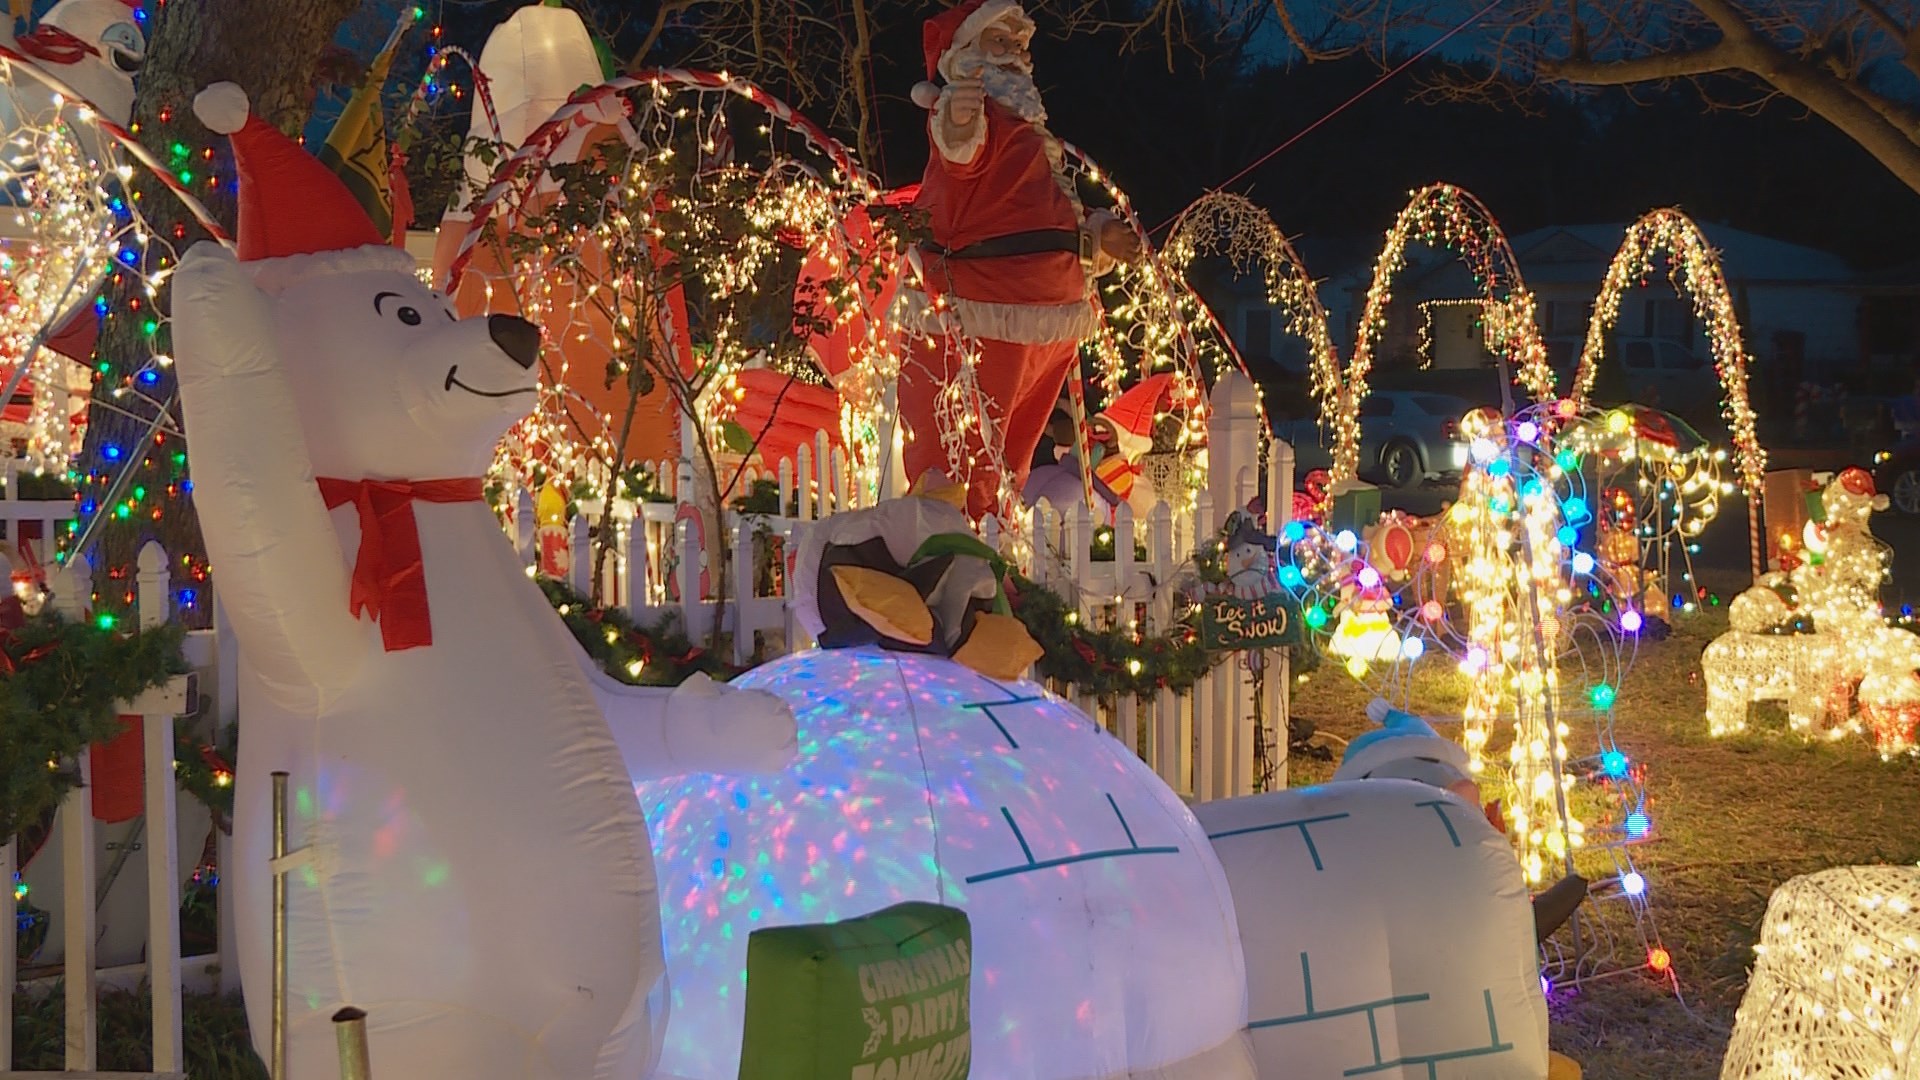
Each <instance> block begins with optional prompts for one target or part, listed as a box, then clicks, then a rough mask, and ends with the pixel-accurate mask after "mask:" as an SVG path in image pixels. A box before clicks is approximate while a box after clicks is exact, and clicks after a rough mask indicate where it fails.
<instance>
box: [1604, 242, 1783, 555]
mask: <svg viewBox="0 0 1920 1080" xmlns="http://www.w3.org/2000/svg"><path fill="white" fill-rule="evenodd" d="M1663 252H1664V253H1665V254H1666V255H1667V256H1668V259H1667V264H1668V265H1667V280H1668V281H1669V282H1671V283H1672V285H1673V287H1674V289H1675V290H1676V291H1678V292H1681V293H1683V294H1685V295H1686V296H1688V297H1689V298H1691V299H1692V301H1693V310H1694V313H1695V314H1696V315H1697V316H1699V318H1700V321H1701V323H1702V324H1703V325H1704V326H1705V328H1706V331H1707V341H1708V344H1709V345H1710V346H1711V347H1712V349H1713V366H1714V370H1715V372H1716V373H1717V374H1718V375H1719V376H1720V387H1721V390H1722V391H1723V393H1722V396H1721V400H1720V410H1721V414H1722V415H1723V416H1724V417H1725V418H1726V421H1727V431H1728V433H1729V434H1730V435H1731V436H1732V438H1733V448H1734V458H1735V461H1734V465H1735V469H1736V471H1737V472H1738V473H1739V476H1740V487H1741V489H1742V490H1743V491H1744V492H1745V493H1746V496H1747V534H1748V554H1749V558H1750V559H1751V561H1752V567H1753V573H1754V575H1755V576H1756V577H1757V576H1759V575H1760V574H1761V573H1762V572H1763V571H1764V570H1765V569H1766V556H1765V551H1764V548H1763V546H1762V544H1761V542H1760V538H1761V528H1760V517H1761V507H1760V500H1761V495H1762V492H1763V491H1764V489H1765V487H1766V473H1767V452H1766V449H1765V448H1764V447H1762V446H1761V445H1760V437H1759V435H1758V433H1757V432H1756V431H1755V428H1754V421H1755V416H1754V411H1753V405H1752V402H1751V401H1750V400H1749V398H1748V394H1747V367H1748V356H1747V349H1746V345H1745V343H1744V341H1743V338H1742V334H1741V330H1740V321H1739V318H1738V317H1737V316H1736V315H1735V314H1734V310H1733V296H1732V294H1731V293H1730V292H1729V291H1728V289H1727V279H1726V275H1725V274H1724V273H1723V272H1722V271H1721V267H1720V257H1719V255H1718V254H1716V253H1715V252H1714V250H1713V247H1712V245H1710V244H1708V243H1707V238H1706V237H1705V236H1704V235H1703V234H1702V233H1701V232H1700V228H1699V226H1697V225H1695V224H1694V223H1693V220H1692V219H1691V218H1689V217H1687V215H1685V214H1683V213H1681V212H1680V211H1679V210H1675V209H1671V208H1669V209H1664V210H1654V211H1652V212H1650V213H1648V214H1646V215H1644V216H1642V217H1641V218H1640V220H1638V221H1636V222H1634V223H1633V224H1632V225H1631V226H1629V227H1628V228H1627V235H1626V239H1625V240H1623V241H1622V242H1621V244H1620V250H1619V252H1618V253H1616V254H1615V255H1614V257H1613V262H1612V264H1611V265H1609V266H1608V267H1607V276H1606V278H1605V280H1604V281H1603V283H1602V284H1601V286H1600V293H1599V295H1598V296H1596V297H1595V298H1594V303H1593V318H1592V320H1591V321H1590V322H1589V323H1588V324H1587V342H1586V346H1585V348H1584V349H1582V350H1581V353H1580V366H1579V368H1578V369H1577V370H1576V371H1575V373H1574V377H1573V388H1572V390H1571V391H1570V393H1569V396H1570V397H1571V398H1572V399H1573V401H1574V404H1575V405H1576V406H1580V407H1584V406H1585V405H1586V403H1587V398H1588V396H1589V395H1590V394H1591V393H1592V392H1593V382H1594V378H1595V377H1596V375H1597V374H1598V372H1599V364H1600V359H1601V357H1603V356H1605V355H1606V352H1607V339H1608V338H1609V337H1611V336H1612V334H1613V327H1614V324H1615V323H1616V322H1618V321H1619V318H1620V299H1621V297H1622V296H1624V295H1625V294H1626V292H1627V290H1628V289H1630V288H1632V287H1633V286H1634V285H1636V284H1640V285H1644V284H1646V282H1647V279H1648V277H1649V276H1650V275H1651V274H1652V273H1653V272H1654V270H1655V268H1656V266H1655V264H1656V259H1657V258H1658V256H1659V255H1660V254H1661V253H1663Z"/></svg>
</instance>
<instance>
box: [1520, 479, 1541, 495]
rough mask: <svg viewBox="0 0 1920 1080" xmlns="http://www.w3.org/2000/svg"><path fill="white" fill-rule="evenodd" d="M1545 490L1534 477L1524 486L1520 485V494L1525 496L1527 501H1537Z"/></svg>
mask: <svg viewBox="0 0 1920 1080" xmlns="http://www.w3.org/2000/svg"><path fill="white" fill-rule="evenodd" d="M1546 490H1547V488H1546V485H1544V484H1542V483H1541V482H1540V478H1539V477H1537V476H1536V477H1534V478H1533V479H1531V480H1529V481H1527V482H1526V483H1525V484H1523V485H1521V488H1520V494H1522V495H1524V496H1526V497H1527V498H1529V499H1537V498H1539V497H1540V496H1541V495H1542V494H1543V493H1544V492H1545V491H1546Z"/></svg>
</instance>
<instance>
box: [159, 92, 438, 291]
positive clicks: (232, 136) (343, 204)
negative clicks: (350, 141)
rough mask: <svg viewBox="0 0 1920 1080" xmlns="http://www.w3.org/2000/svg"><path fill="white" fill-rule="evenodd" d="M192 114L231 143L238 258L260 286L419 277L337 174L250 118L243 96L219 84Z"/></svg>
mask: <svg viewBox="0 0 1920 1080" xmlns="http://www.w3.org/2000/svg"><path fill="white" fill-rule="evenodd" d="M193 113H194V115H195V116H197V117H199V118H200V122H201V123H202V124H205V125H206V126H207V130H209V131H212V132H215V133H216V134H220V135H225V136H227V137H228V139H229V140H231V141H232V143H233V162H234V168H235V170H236V171H237V172H238V173H239V174H240V200H239V201H240V213H239V227H238V228H237V229H236V233H237V236H236V241H237V247H238V249H239V251H238V254H239V257H240V261H241V262H243V263H247V264H249V265H248V269H249V270H251V271H252V273H253V277H254V281H255V283H256V284H258V285H260V287H261V288H263V289H267V290H269V291H277V290H279V289H282V288H285V287H286V286H288V285H291V284H292V283H293V282H294V281H295V280H297V279H299V278H304V277H308V276H311V275H313V274H316V273H342V272H349V271H355V270H398V271H400V272H401V273H407V274H411V273H413V272H414V261H413V258H412V256H410V255H408V254H406V253H405V252H403V251H400V250H398V249H396V248H394V247H393V246H392V245H390V244H389V243H388V242H387V238H386V237H384V236H382V235H380V230H379V229H377V228H375V227H374V224H373V219H372V218H370V217H368V216H367V212H366V210H364V209H362V208H361V206H360V203H359V201H358V200H356V199H355V198H354V197H353V193H352V192H350V191H348V190H347V186H346V184H344V183H342V182H341V180H340V178H339V177H338V176H336V175H334V174H333V172H332V171H330V170H329V169H328V168H327V167H326V166H325V165H322V164H320V161H319V159H317V158H315V157H314V156H313V155H312V154H309V153H307V152H306V151H305V150H304V149H302V148H301V147H300V146H299V144H297V143H295V142H294V141H293V140H292V139H290V138H288V137H287V136H286V135H284V134H282V133H281V132H280V130H279V129H278V128H275V127H274V126H273V125H271V124H269V123H267V122H266V121H265V120H262V119H261V118H260V117H258V116H256V115H254V114H253V110H252V109H251V108H250V107H249V106H248V104H247V94H246V91H244V90H242V89H240V88H239V87H238V86H235V85H234V84H233V83H215V84H213V85H212V86H209V87H207V88H206V89H205V90H202V91H200V93H199V94H197V95H196V96H195V97H194V99H193Z"/></svg>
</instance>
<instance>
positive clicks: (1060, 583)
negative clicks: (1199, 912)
mask: <svg viewBox="0 0 1920 1080" xmlns="http://www.w3.org/2000/svg"><path fill="white" fill-rule="evenodd" d="M1212 406H1213V407H1212V412H1211V416H1210V420H1209V431H1208V448H1207V454H1208V456H1209V460H1208V462H1207V466H1208V477H1209V483H1208V486H1207V488H1206V490H1204V491H1203V492H1201V493H1200V495H1199V497H1198V498H1197V499H1196V500H1195V502H1194V505H1193V506H1192V507H1190V508H1186V509H1179V508H1175V507H1173V506H1170V505H1168V504H1167V503H1165V502H1162V503H1160V504H1159V505H1157V506H1156V507H1155V508H1154V509H1153V511H1152V512H1150V513H1149V514H1148V515H1146V518H1145V520H1137V519H1136V518H1135V516H1134V514H1133V512H1132V511H1131V510H1130V509H1129V508H1127V507H1125V506H1122V507H1121V508H1120V509H1119V511H1118V513H1117V514H1116V516H1115V520H1114V522H1113V524H1112V525H1111V529H1112V533H1113V535H1112V546H1113V558H1112V559H1111V560H1110V561H1108V560H1095V559H1094V558H1093V548H1094V546H1095V541H1096V532H1097V531H1098V530H1099V529H1102V528H1105V527H1106V526H1105V525H1104V524H1096V522H1095V521H1094V519H1093V516H1092V512H1091V511H1090V510H1089V508H1088V507H1087V506H1085V505H1084V504H1080V505H1075V506H1072V507H1067V508H1062V509H1055V508H1053V507H1050V506H1048V505H1046V504H1044V503H1043V504H1041V505H1040V506H1039V507H1036V508H1034V509H1033V510H1031V511H1029V512H1027V513H1026V514H1025V515H1024V518H1023V520H1020V521H1017V522H1013V523H1011V527H1009V525H1008V524H1007V523H1002V522H999V521H996V520H994V519H992V518H989V519H987V520H986V521H985V522H983V523H982V537H983V539H985V540H986V542H987V543H988V544H990V545H991V546H993V547H995V548H996V549H997V550H1000V551H1001V552H1003V553H1004V554H1006V555H1007V556H1008V557H1009V558H1010V559H1012V560H1013V561H1014V563H1015V564H1016V565H1017V566H1018V567H1019V568H1020V570H1021V572H1022V573H1023V574H1025V575H1026V576H1028V577H1029V578H1031V579H1033V580H1034V581H1036V582H1038V583H1040V584H1043V585H1046V586H1047V587H1048V588H1050V589H1052V590H1054V591H1055V592H1058V593H1060V594H1061V595H1062V596H1064V597H1066V598H1068V599H1069V600H1070V601H1072V602H1073V603H1074V604H1075V606H1076V613H1075V617H1077V618H1079V619H1082V620H1085V621H1086V622H1087V624H1088V625H1090V626H1094V627H1098V628H1107V627H1112V626H1123V627H1125V626H1130V625H1137V626H1138V627H1139V628H1140V629H1141V630H1142V631H1143V632H1147V633H1151V632H1153V631H1154V630H1156V629H1159V628H1165V627H1168V626H1170V625H1172V624H1173V622H1174V621H1175V619H1176V617H1177V616H1178V615H1179V614H1180V613H1178V612H1175V611H1174V610H1173V591H1174V590H1173V586H1174V584H1175V582H1176V581H1177V580H1178V579H1180V578H1181V577H1182V576H1183V575H1184V574H1185V573H1187V572H1188V571H1190V570H1191V566H1190V560H1191V555H1192V552H1193V550H1194V548H1195V547H1196V546H1197V544H1198V542H1199V540H1200V539H1201V538H1203V537H1205V536H1208V535H1211V534H1212V533H1213V532H1214V531H1215V530H1217V529H1218V528H1219V527H1220V525H1221V524H1222V523H1223V522H1224V520H1225V518H1226V516H1227V514H1229V513H1230V512H1232V511H1233V510H1235V509H1238V508H1242V507H1245V506H1246V505H1247V504H1248V503H1249V502H1250V501H1252V499H1253V498H1254V497H1255V496H1256V495H1259V494H1262V493H1264V494H1265V496H1266V505H1267V507H1268V509H1269V527H1270V528H1271V529H1274V530H1278V529H1279V528H1280V527H1281V526H1282V525H1284V524H1285V522H1286V515H1287V513H1288V511H1289V510H1290V509H1291V506H1292V491H1293V451H1292V448H1291V447H1289V446H1288V445H1287V444H1285V443H1283V442H1280V441H1278V440H1270V441H1269V442H1268V445H1267V446H1266V450H1267V454H1266V455H1265V456H1266V458H1267V460H1268V462H1269V463H1270V467H1269V468H1268V469H1267V470H1266V475H1265V476H1264V477H1263V476H1262V474H1261V458H1262V455H1261V453H1260V451H1261V448H1262V446H1261V440H1263V439H1265V438H1266V437H1267V436H1266V434H1265V432H1264V431H1263V430H1262V429H1261V426H1260V421H1259V416H1258V408H1257V399H1256V391H1255V390H1254V388H1253V384H1252V383H1251V382H1249V381H1248V380H1247V379H1245V378H1244V377H1242V376H1238V375H1234V376H1231V377H1228V378H1223V379H1221V380H1220V381H1219V383H1218V384H1217V385H1216V387H1215V388H1214V392H1213V398H1212ZM798 457H799V460H798V461H797V462H796V461H783V462H781V463H780V467H779V471H778V473H777V474H776V476H775V479H777V481H778V483H779V488H780V495H779V499H780V503H779V505H780V506H781V507H782V508H785V507H788V506H790V505H793V504H795V503H796V502H797V510H796V512H795V513H793V514H791V515H786V514H780V515H758V514H752V515H744V514H740V513H737V512H734V511H728V512H727V513H726V514H724V515H723V516H722V518H721V526H722V529H723V532H724V540H725V542H723V543H720V542H712V540H718V539H721V538H711V539H710V540H708V542H705V543H703V542H702V541H703V539H707V538H704V537H703V535H702V534H703V533H704V531H705V527H706V526H705V519H703V517H702V515H701V514H700V512H699V510H698V508H697V506H696V505H695V498H696V495H695V487H694V472H693V467H692V465H691V464H689V463H687V462H684V461H683V462H663V463H661V464H660V466H659V469H658V471H657V472H656V474H655V475H656V476H659V477H662V478H663V480H662V483H661V487H662V488H663V490H665V491H667V492H668V493H669V494H672V495H674V496H675V498H674V501H673V502H670V503H635V502H632V501H630V500H615V501H614V503H613V505H612V507H611V509H609V508H608V507H606V506H603V505H601V504H600V503H598V502H597V501H593V502H587V503H583V504H582V506H581V512H580V514H579V515H578V516H577V517H575V519H574V520H573V522H572V526H571V533H570V536H569V547H570V550H571V552H572V553H573V555H572V558H571V563H570V572H569V574H568V578H569V580H570V583H571V584H572V585H573V586H574V588H575V589H577V590H578V591H580V592H581V593H583V594H592V593H594V592H595V590H594V589H593V585H594V577H595V575H596V573H597V574H598V576H599V585H600V588H599V590H598V595H599V596H600V597H601V599H602V602H603V603H605V604H607V605H608V606H610V607H615V608H621V609H624V610H626V611H627V612H628V613H629V614H631V615H632V616H633V617H634V618H635V619H636V620H637V621H639V622H641V623H642V624H643V625H645V624H651V623H653V622H657V621H658V620H661V619H663V618H667V617H676V618H678V619H679V620H680V621H681V623H682V625H683V626H684V627H685V628H686V630H687V632H688V634H689V635H690V636H691V637H692V638H693V639H694V640H696V641H699V640H703V639H705V637H706V636H707V635H708V633H709V632H710V631H711V629H712V627H713V623H714V620H715V618H716V617H717V618H719V619H720V620H721V628H722V630H723V631H725V632H726V633H727V634H728V635H729V636H730V640H731V648H732V655H731V657H730V658H731V660H732V661H733V662H734V663H736V664H741V665H745V664H748V663H750V662H752V661H753V660H754V659H755V657H756V656H761V657H765V656H769V655H773V654H777V653H778V652H780V651H782V650H785V651H795V650H799V649H803V648H806V647H808V646H809V645H810V644H811V640H810V639H809V637H808V635H807V632H806V630H805V628H804V627H802V626H801V625H799V623H798V621H797V620H796V619H795V618H794V615H793V612H792V611H791V610H790V609H789V608H788V606H787V603H786V597H785V596H784V595H781V594H780V593H779V592H774V591H770V590H762V589H760V588H758V587H757V585H758V584H759V582H758V581H757V579H758V578H759V577H760V576H761V575H760V574H759V573H758V569H759V564H760V561H761V560H762V559H765V558H768V557H769V555H768V552H769V550H770V544H772V543H773V542H774V541H775V540H777V542H778V547H779V550H780V552H781V556H780V558H781V562H782V567H781V569H782V575H781V576H782V577H783V578H784V576H785V573H786V572H787V571H788V570H790V568H791V560H792V558H793V555H794V553H795V552H796V551H797V550H798V547H799V545H800V543H801V541H802V539H803V538H804V537H805V535H806V530H807V529H809V528H810V527H812V526H813V524H814V523H815V522H817V521H818V520H820V519H821V518H824V517H827V516H828V515H830V514H832V513H833V512H835V511H836V510H840V509H851V508H855V507H856V506H857V505H858V499H857V494H856V493H857V491H858V486H857V485H855V484H854V483H853V481H852V478H851V476H850V475H849V473H848V470H847V464H846V458H845V456H844V455H843V454H842V453H840V452H839V451H837V450H836V451H833V452H831V453H829V452H828V444H827V437H826V434H825V433H824V432H822V433H820V434H819V435H818V437H817V439H816V442H815V445H814V447H812V448H808V447H804V446H803V447H802V448H801V453H800V454H799V455H798ZM666 478H670V479H671V482H670V483H669V482H667V479H666ZM750 485H751V480H750V479H749V478H743V482H742V484H741V485H740V486H739V487H738V488H737V489H736V490H737V491H739V492H745V491H747V490H750V489H751V487H750ZM532 520H533V514H532V506H531V504H530V502H528V501H526V500H524V499H523V501H522V503H521V505H520V507H519V508H518V513H517V514H516V515H515V521H516V536H515V538H516V542H517V543H518V545H519V547H520V549H521V551H522V552H523V553H524V554H525V555H526V557H527V558H528V560H529V563H530V564H531V563H532V562H533V561H534V560H535V559H536V558H537V550H538V546H539V545H538V542H537V537H536V536H535V530H534V527H533V524H532ZM606 530H611V533H612V535H611V543H610V546H609V551H608V556H607V557H606V558H605V559H604V560H599V561H600V565H599V566H597V567H596V565H595V563H596V557H595V548H596V546H597V539H598V537H600V536H601V535H602V533H603V531H606ZM1136 543H1138V544H1139V545H1140V546H1143V547H1144V548H1145V550H1146V558H1144V559H1142V558H1139V557H1137V555H1136V551H1135V546H1136ZM683 553H692V554H696V555H697V556H698V557H681V556H682V554H683ZM716 558H725V559H729V560H731V564H730V566H729V568H728V571H729V572H728V580H729V588H728V593H729V598H728V601H727V603H726V604H725V606H724V608H723V607H722V606H721V604H720V603H719V602H718V601H717V600H715V599H714V598H713V593H714V589H713V588H712V582H711V580H708V581H707V582H706V583H704V586H703V581H702V576H703V569H707V568H708V567H707V566H705V565H704V564H703V561H702V560H703V559H705V560H711V559H716ZM708 576H709V578H710V575H708ZM1142 609H1144V619H1143V620H1142V619H1140V618H1138V614H1139V613H1140V612H1141V611H1142ZM1251 655H1252V654H1243V655H1241V656H1238V657H1235V658H1230V660H1229V661H1228V662H1226V663H1223V664H1221V665H1220V666H1218V667H1216V668H1215V669H1214V670H1213V671H1212V673H1211V674H1209V675H1207V676H1205V677H1204V678H1203V679H1202V680H1201V681H1200V683H1199V685H1197V686H1196V687H1194V688H1193V689H1192V690H1191V691H1189V692H1186V693H1180V694H1175V693H1172V692H1170V691H1161V692H1160V693H1159V694H1157V695H1155V696H1154V697H1152V698H1150V699H1147V700H1144V701H1142V700H1138V699H1136V698H1134V697H1133V696H1131V695H1115V696H1109V697H1106V698H1104V699H1096V698H1094V697H1090V696H1087V695H1079V694H1071V695H1070V696H1072V697H1073V700H1074V701H1075V702H1076V704H1078V705H1079V706H1080V707H1081V708H1082V709H1083V710H1085V711H1086V712H1087V713H1088V714H1089V715H1091V716H1095V717H1098V718H1099V719H1100V720H1101V721H1102V723H1104V724H1106V725H1107V727H1108V729H1109V730H1110V731H1112V732H1113V733H1114V735H1115V736H1116V737H1118V738H1120V739H1121V740H1122V741H1123V742H1125V743H1126V744H1127V745H1128V746H1130V747H1132V748H1134V749H1135V750H1136V751H1137V752H1138V753H1139V754H1140V755H1141V757H1142V758H1143V759H1144V760H1146V761H1147V763H1148V764H1149V765H1151V766H1152V767H1153V768H1154V770H1155V771H1156V772H1157V773H1159V775H1160V776H1161V777H1162V778H1164V779H1165V780H1166V781H1167V783H1168V784H1169V785H1170V786H1172V787H1173V788H1174V789H1175V790H1176V791H1179V792H1181V793H1182V794H1184V795H1188V796H1190V797H1192V798H1194V799H1196V800H1205V799H1213V798H1223V797H1227V796H1232V795H1241V794H1248V793H1251V792H1252V791H1253V790H1254V787H1255V781H1256V769H1257V766H1258V764H1259V763H1258V762H1256V758H1255V753H1254V747H1255V743H1254V731H1255V727H1256V725H1264V726H1265V727H1266V728H1267V730H1268V733H1269V734H1270V735H1271V737H1272V742H1273V749H1272V751H1271V753H1270V757H1271V759H1272V764H1273V766H1274V767H1275V769H1276V772H1275V774H1274V775H1273V777H1272V778H1271V779H1272V781H1273V783H1274V784H1275V786H1284V784H1285V782H1286V772H1285V769H1286V763H1285V756H1286V730H1287V723H1286V721H1287V707H1288V699H1287V688H1288V683H1289V674H1288V669H1287V654H1286V652H1285V651H1284V650H1272V651H1269V652H1268V653H1266V654H1264V655H1261V656H1260V657H1259V661H1258V662H1259V664H1260V665H1261V666H1262V672H1261V677H1260V678H1259V679H1257V680H1256V678H1255V676H1254V673H1253V671H1252V670H1251V665H1250V664H1249V663H1248V662H1247V658H1248V657H1249V656H1251ZM1055 689H1056V690H1060V691H1062V692H1070V688H1066V687H1056V688H1055ZM1256 697H1257V700H1256Z"/></svg>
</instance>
